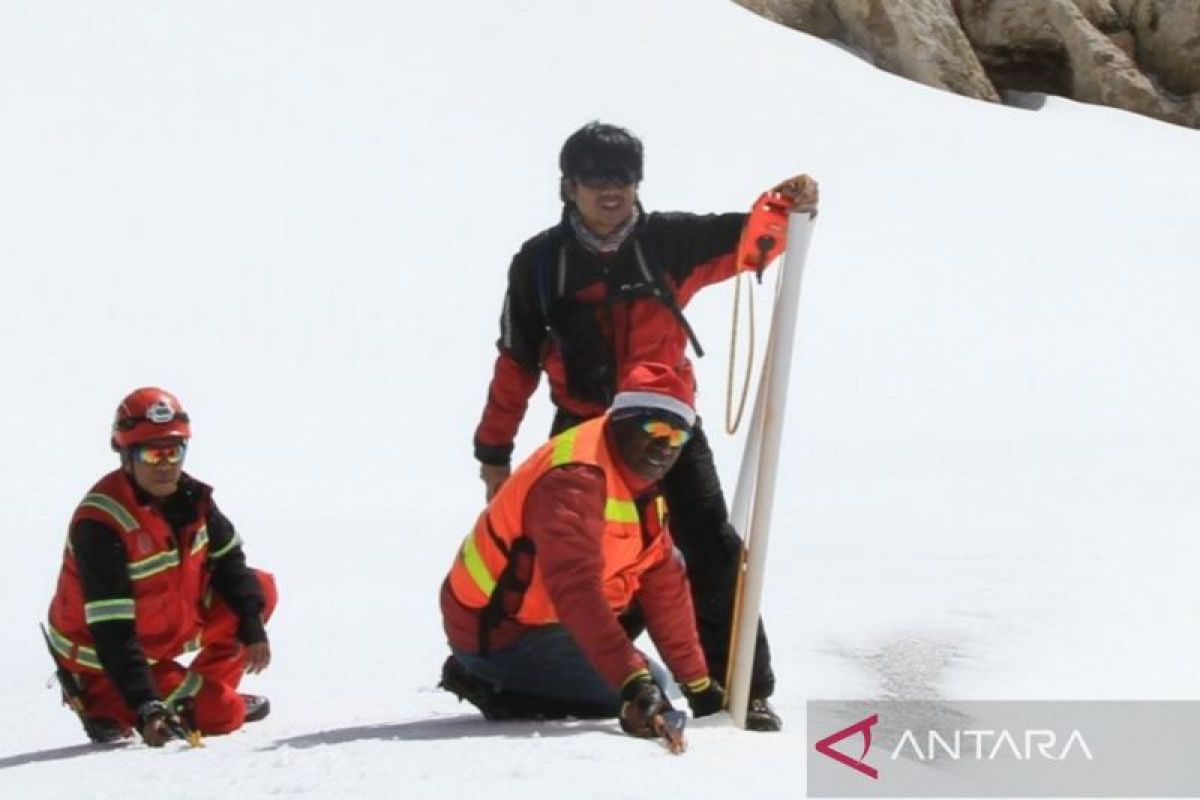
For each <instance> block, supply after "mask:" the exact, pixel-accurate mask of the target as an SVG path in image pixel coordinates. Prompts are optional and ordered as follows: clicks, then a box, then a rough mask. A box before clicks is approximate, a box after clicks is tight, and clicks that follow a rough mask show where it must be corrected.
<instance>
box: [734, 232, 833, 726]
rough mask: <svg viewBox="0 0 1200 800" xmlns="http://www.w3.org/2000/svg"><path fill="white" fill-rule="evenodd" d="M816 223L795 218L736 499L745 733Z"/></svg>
mask: <svg viewBox="0 0 1200 800" xmlns="http://www.w3.org/2000/svg"><path fill="white" fill-rule="evenodd" d="M812 227H813V217H812V216H811V215H809V214H807V213H805V214H791V215H789V217H788V245H787V252H786V253H785V254H784V258H783V267H782V271H781V273H780V275H779V290H778V292H777V293H776V295H775V307H774V309H773V310H772V312H771V333H770V337H769V338H768V340H767V352H766V356H765V357H764V360H763V371H762V377H761V378H760V379H759V386H758V395H757V396H756V397H755V400H754V415H753V417H752V418H751V420H750V429H749V431H748V432H747V436H746V449H745V450H744V452H743V454H742V466H741V471H740V473H739V475H738V485H737V489H736V490H735V492H734V496H733V508H732V513H731V521H732V522H733V524H734V527H735V528H737V530H738V532H739V533H740V534H741V535H742V538H743V539H744V540H745V542H746V545H745V547H743V548H742V563H741V570H742V574H741V575H740V580H739V581H738V589H739V592H738V601H737V605H736V607H735V613H736V614H737V616H736V618H735V619H734V624H733V642H732V649H731V660H732V668H731V670H730V673H729V674H728V675H727V676H726V683H727V684H728V685H727V687H726V688H727V689H728V691H729V710H730V713H731V715H732V716H733V721H734V723H735V724H736V725H737V726H738V727H739V728H745V727H746V704H747V703H748V702H749V699H750V677H751V675H750V673H751V670H752V667H753V664H754V642H755V636H756V634H757V631H758V617H759V609H760V607H761V605H762V589H763V580H764V577H765V573H766V563H767V538H768V535H769V532H770V528H771V510H772V506H773V504H774V502H775V476H776V474H777V472H778V467H779V450H780V440H781V436H782V433H783V417H784V412H785V411H786V409H787V390H788V378H789V376H790V374H791V366H792V349H793V344H794V343H795V338H796V316H797V309H798V307H799V304H800V278H801V277H802V276H803V274H804V259H805V256H806V255H807V254H808V241H809V237H810V235H811V233H812Z"/></svg>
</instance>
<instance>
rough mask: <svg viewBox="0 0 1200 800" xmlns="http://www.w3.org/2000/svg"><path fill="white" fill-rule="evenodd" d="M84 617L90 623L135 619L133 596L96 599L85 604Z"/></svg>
mask: <svg viewBox="0 0 1200 800" xmlns="http://www.w3.org/2000/svg"><path fill="white" fill-rule="evenodd" d="M83 618H84V620H85V621H86V622H87V624H88V625H92V624H94V623H96V622H112V621H113V620H121V619H128V620H132V619H134V614H133V598H131V597H128V598H125V597H123V598H121V599H120V600H94V601H92V602H91V603H85V604H84V606H83Z"/></svg>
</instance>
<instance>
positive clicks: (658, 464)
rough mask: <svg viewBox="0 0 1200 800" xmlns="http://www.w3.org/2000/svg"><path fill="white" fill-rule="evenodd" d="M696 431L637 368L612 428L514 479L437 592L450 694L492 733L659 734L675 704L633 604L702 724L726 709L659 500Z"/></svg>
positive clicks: (612, 414)
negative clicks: (581, 723)
mask: <svg viewBox="0 0 1200 800" xmlns="http://www.w3.org/2000/svg"><path fill="white" fill-rule="evenodd" d="M695 419H696V412H695V410H694V408H693V403H692V398H691V390H690V387H689V384H688V383H686V382H685V381H684V380H683V379H682V378H681V377H680V376H679V375H678V374H677V373H676V372H674V371H673V370H671V369H670V368H669V367H666V366H663V365H659V364H641V365H638V366H636V367H634V368H633V369H632V370H631V371H630V372H629V375H628V377H627V378H626V379H625V380H624V381H623V382H622V386H621V391H620V392H619V393H618V394H617V396H616V398H615V400H614V402H613V404H612V407H611V408H610V409H609V411H608V413H607V414H606V415H604V416H602V417H598V418H596V419H593V420H589V421H587V422H584V423H583V424H582V425H579V426H577V427H574V428H570V429H569V430H567V431H565V432H563V433H561V434H559V435H558V436H556V437H554V438H553V439H551V440H550V441H549V442H547V443H546V444H545V445H543V446H542V447H541V448H540V449H538V450H537V452H535V453H534V454H533V455H532V456H531V457H530V458H529V460H527V461H526V462H525V463H524V464H523V465H521V467H520V468H519V469H517V470H516V471H515V472H513V474H512V476H511V477H510V478H509V479H508V480H507V481H505V483H504V485H503V486H502V487H501V488H500V490H499V491H498V492H497V493H496V495H495V496H494V497H493V498H492V500H491V502H490V503H489V504H488V507H487V509H486V510H484V512H483V513H482V514H481V515H480V517H479V519H478V521H477V522H476V523H475V527H474V530H473V531H472V532H471V533H470V534H469V535H468V536H467V538H466V540H465V541H464V542H463V545H462V548H461V549H460V551H459V553H458V556H457V557H456V558H455V561H454V564H453V566H452V567H451V570H450V574H449V576H448V577H447V578H446V580H445V582H444V583H443V585H442V590H441V607H442V615H443V621H444V626H445V630H446V635H447V637H448V638H449V641H450V649H451V651H452V653H453V655H452V656H451V657H450V658H449V659H447V661H446V663H445V665H444V666H443V670H442V684H441V685H442V686H443V687H444V688H446V689H448V690H449V691H451V692H454V693H455V694H456V695H458V696H459V697H460V698H465V699H466V700H468V701H470V702H471V703H473V704H474V705H475V706H477V707H478V708H479V709H480V711H482V712H483V715H484V716H485V717H487V718H488V719H520V718H525V719H529V718H555V717H565V716H573V717H580V718H586V717H614V716H615V717H619V719H620V724H621V727H622V729H623V730H625V731H626V732H627V733H630V734H633V735H635V736H651V735H654V734H655V733H656V730H655V719H656V717H657V716H658V715H660V714H662V713H663V712H664V711H667V710H670V708H671V706H670V704H669V702H668V701H667V699H666V698H665V696H664V693H663V691H662V687H663V686H664V685H665V681H666V675H665V674H664V673H663V672H662V670H661V668H659V667H658V666H657V665H652V664H651V662H649V661H648V660H647V658H646V657H645V656H644V655H643V654H642V653H640V652H639V651H638V650H637V648H636V647H634V645H633V642H632V641H631V638H630V635H629V633H628V632H627V630H626V629H625V627H623V625H622V622H623V620H622V618H621V615H623V614H625V613H626V612H629V611H631V610H633V609H634V607H635V606H636V609H637V611H639V612H640V616H641V617H642V618H644V621H645V625H646V628H647V629H648V631H649V633H650V637H651V638H652V639H653V641H654V644H655V646H656V647H657V648H658V651H659V653H661V654H662V656H663V658H664V659H665V660H666V662H667V666H668V667H669V668H670V670H671V672H672V673H673V674H674V677H675V679H676V681H678V682H679V683H680V684H681V686H682V687H683V690H684V693H685V695H686V696H687V697H688V700H689V703H690V705H691V707H692V711H693V713H694V714H695V715H696V716H703V715H704V714H711V713H714V712H716V711H719V710H720V708H721V706H722V704H723V700H724V695H723V692H722V690H721V688H720V686H719V685H718V684H716V683H715V682H714V681H712V680H710V678H709V674H708V673H709V670H708V667H707V665H706V664H705V660H704V654H703V652H702V650H701V648H700V642H699V639H698V637H697V633H696V623H695V617H694V614H693V611H692V601H691V596H690V593H689V590H688V582H687V574H686V571H685V569H684V565H683V564H682V563H681V561H680V559H679V557H678V555H677V554H676V552H675V550H674V546H673V544H672V541H671V535H670V533H669V531H668V528H667V519H666V503H665V501H664V500H663V497H662V491H661V488H660V486H659V481H660V480H661V479H662V477H663V476H664V475H665V474H666V473H667V471H668V470H669V469H670V468H671V466H672V465H673V464H674V463H675V460H676V459H677V458H678V457H679V452H680V449H681V448H682V447H683V445H684V444H685V443H686V442H687V440H688V438H689V437H690V436H691V433H692V425H693V424H694V422H695ZM652 669H653V670H654V671H653V672H652Z"/></svg>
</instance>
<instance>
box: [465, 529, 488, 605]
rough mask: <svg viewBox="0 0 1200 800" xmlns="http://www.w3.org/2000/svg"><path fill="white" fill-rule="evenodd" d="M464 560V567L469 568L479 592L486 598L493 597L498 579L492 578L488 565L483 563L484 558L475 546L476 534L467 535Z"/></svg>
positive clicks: (468, 570)
mask: <svg viewBox="0 0 1200 800" xmlns="http://www.w3.org/2000/svg"><path fill="white" fill-rule="evenodd" d="M462 560H463V566H465V567H466V568H467V574H468V575H470V576H471V580H473V581H475V585H476V586H478V587H479V591H481V592H483V596H484V597H491V596H492V592H493V591H495V589H496V579H495V578H494V577H492V573H491V572H490V571H489V570H488V568H487V564H485V563H483V556H481V555H480V554H479V548H478V547H476V546H475V534H474V533H469V534H467V538H466V539H464V540H463V546H462Z"/></svg>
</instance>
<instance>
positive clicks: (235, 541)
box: [204, 528, 242, 561]
mask: <svg viewBox="0 0 1200 800" xmlns="http://www.w3.org/2000/svg"><path fill="white" fill-rule="evenodd" d="M204 540H205V541H208V529H207V528H205V529H204ZM241 543H242V537H241V536H238V532H237V531H234V532H233V536H232V537H231V538H230V539H229V541H228V542H226V544H225V546H224V547H222V548H221V549H220V550H217V551H216V552H215V553H209V554H208V557H209V558H210V559H211V560H213V561H216V560H217V559H218V558H220V557H221V556H223V555H225V554H226V553H228V552H229V551H230V550H232V549H233V548H235V547H237V546H238V545H240V544H241Z"/></svg>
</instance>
